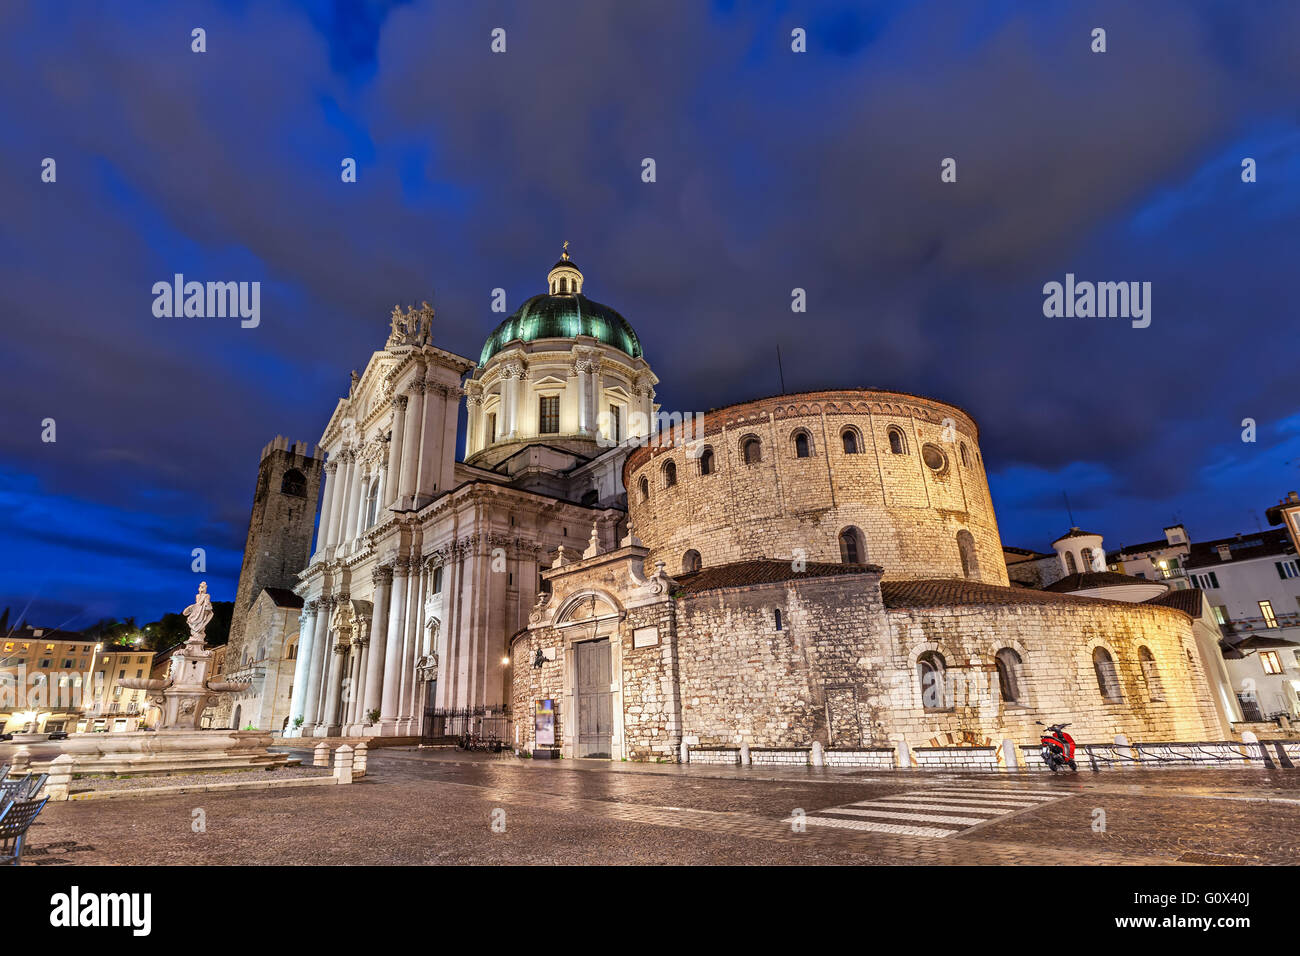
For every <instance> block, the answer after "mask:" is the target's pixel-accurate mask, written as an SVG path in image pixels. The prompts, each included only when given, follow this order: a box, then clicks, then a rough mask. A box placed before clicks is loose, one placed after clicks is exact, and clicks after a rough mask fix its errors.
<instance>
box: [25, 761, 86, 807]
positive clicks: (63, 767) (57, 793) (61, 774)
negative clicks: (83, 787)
mask: <svg viewBox="0 0 1300 956" xmlns="http://www.w3.org/2000/svg"><path fill="white" fill-rule="evenodd" d="M75 763H76V762H75V761H74V760H73V759H72V756H71V755H70V754H59V756H57V757H55V758H54V759H53V760H51V761H50V770H49V774H50V777H49V779H48V780H46V781H45V795H46V796H47V797H49V798H50V799H51V800H55V801H57V800H66V799H68V790H69V789H70V788H71V786H72V770H73V767H74V765H75ZM32 796H33V797H37V796H40V794H32Z"/></svg>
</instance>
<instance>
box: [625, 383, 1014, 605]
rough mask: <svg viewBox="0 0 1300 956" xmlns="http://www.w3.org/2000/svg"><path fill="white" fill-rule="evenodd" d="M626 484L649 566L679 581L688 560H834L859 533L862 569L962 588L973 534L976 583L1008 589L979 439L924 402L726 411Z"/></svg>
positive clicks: (951, 410) (641, 461) (824, 397)
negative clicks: (754, 457) (754, 451)
mask: <svg viewBox="0 0 1300 956" xmlns="http://www.w3.org/2000/svg"><path fill="white" fill-rule="evenodd" d="M945 423H947V425H949V426H950V427H945ZM891 427H893V428H897V429H899V430H900V431H901V433H902V434H903V436H904V439H905V441H906V451H905V453H904V454H894V453H892V452H891V450H890V443H889V430H890V428H891ZM846 430H852V431H853V432H854V434H855V440H856V442H857V448H858V452H857V454H845V451H844V443H843V439H842V435H843V433H844V432H845V431H846ZM799 433H803V434H805V435H806V436H807V438H808V439H809V441H810V456H809V457H807V458H799V457H797V455H796V452H795V444H794V441H795V439H794V436H795V435H796V434H799ZM751 436H752V437H756V438H758V439H759V441H760V442H761V443H762V460H761V461H759V462H756V463H750V464H747V463H746V462H745V460H744V453H743V446H744V443H745V441H746V440H747V439H748V438H750V437H751ZM926 445H933V446H934V449H935V450H937V451H938V452H939V453H940V454H941V455H942V457H943V460H944V463H943V466H942V467H941V468H940V469H939V470H938V471H936V470H934V469H932V468H930V467H928V466H927V465H926V464H925V463H924V461H923V458H922V453H921V452H922V448H923V447H924V446H926ZM705 448H708V449H711V450H712V452H713V456H714V457H713V462H714V470H713V472H712V473H711V474H708V475H703V474H701V473H700V459H699V457H698V453H700V452H702V451H703V450H704V449H705ZM963 449H964V458H963ZM669 461H671V462H672V463H673V466H674V468H675V471H676V475H675V477H676V483H675V484H673V485H670V484H669V480H670V476H669V473H668V472H667V471H666V470H665V465H666V463H667V462H669ZM642 479H645V482H646V487H647V488H648V497H647V496H645V495H643V494H642V485H641V482H642ZM624 482H625V484H626V487H627V489H628V506H629V509H630V512H631V518H632V524H633V527H634V528H635V529H636V533H637V535H638V537H640V539H641V540H642V541H643V542H644V543H645V545H646V546H647V547H648V548H649V549H650V556H649V558H648V562H649V566H653V563H654V562H655V561H660V560H661V561H663V562H664V563H665V565H666V566H667V569H668V571H669V573H671V574H675V573H679V572H680V571H681V570H682V561H683V556H684V555H685V554H686V552H687V551H688V550H695V551H698V552H699V553H700V555H701V557H702V560H703V563H704V564H705V565H706V566H713V565H720V564H728V563H731V562H735V561H741V560H746V559H751V558H759V557H776V558H793V557H796V556H798V555H799V554H802V555H803V556H804V557H806V558H807V559H808V560H810V561H839V560H840V558H841V553H840V543H839V536H840V533H841V532H842V531H843V530H844V529H845V528H848V527H856V528H858V529H859V530H860V531H861V532H862V534H863V536H864V538H865V542H866V553H865V555H862V556H861V560H862V561H864V562H869V563H873V564H880V565H883V566H884V568H885V574H886V576H887V577H893V578H927V577H945V578H960V577H962V576H963V572H962V563H961V556H960V551H959V548H958V544H957V534H958V532H961V531H968V532H969V533H970V534H971V536H972V538H973V540H974V552H975V556H976V560H977V563H978V570H977V571H975V572H973V576H976V577H977V578H978V579H979V580H982V581H985V582H988V583H992V584H1006V583H1007V571H1006V564H1005V562H1004V560H1003V556H1002V542H1001V538H1000V536H999V534H998V528H997V521H996V519H995V517H994V513H993V506H992V501H991V500H990V498H989V491H988V483H987V479H986V476H985V473H984V468H983V462H982V458H981V456H980V451H979V443H978V431H977V429H976V427H975V424H974V422H973V421H972V420H971V419H970V417H969V416H967V415H966V413H965V412H963V411H962V410H961V409H959V408H956V407H955V406H951V405H945V404H943V403H940V402H935V401H932V400H929V399H922V398H917V397H914V396H910V395H903V394H899V393H894V392H877V391H866V390H854V391H843V392H815V393H806V394H803V395H785V396H778V397H775V398H770V399H764V400H760V401H756V402H749V403H746V404H744V405H735V406H731V407H730V408H725V409H721V410H718V411H713V412H709V413H708V414H707V415H706V416H705V424H704V428H703V437H702V438H701V439H700V441H699V442H697V443H696V444H695V446H694V447H693V448H692V447H689V446H682V445H680V444H677V445H674V446H672V447H650V446H648V447H645V448H639V449H637V450H636V451H634V452H633V453H632V454H631V455H630V456H629V458H628V461H627V464H626V465H625V468H624Z"/></svg>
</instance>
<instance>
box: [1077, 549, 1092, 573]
mask: <svg viewBox="0 0 1300 956" xmlns="http://www.w3.org/2000/svg"><path fill="white" fill-rule="evenodd" d="M1079 557H1081V558H1083V573H1084V574H1087V573H1088V572H1089V571H1091V570H1092V562H1093V557H1092V548H1084V549H1083V550H1082V551H1080V552H1079Z"/></svg>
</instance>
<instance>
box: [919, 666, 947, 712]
mask: <svg viewBox="0 0 1300 956" xmlns="http://www.w3.org/2000/svg"><path fill="white" fill-rule="evenodd" d="M916 676H917V679H918V680H920V682H921V706H922V707H924V708H925V709H926V710H944V709H945V708H947V707H948V706H949V703H948V688H947V686H946V685H947V683H948V662H947V661H945V660H944V659H943V655H942V654H939V653H937V652H936V651H926V652H925V653H924V654H922V655H921V656H920V657H918V658H917V659H916Z"/></svg>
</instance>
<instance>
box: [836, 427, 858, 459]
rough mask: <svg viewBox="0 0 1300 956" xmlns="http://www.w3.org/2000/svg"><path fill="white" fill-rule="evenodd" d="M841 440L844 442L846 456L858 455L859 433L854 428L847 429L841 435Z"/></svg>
mask: <svg viewBox="0 0 1300 956" xmlns="http://www.w3.org/2000/svg"><path fill="white" fill-rule="evenodd" d="M840 440H841V441H843V442H844V454H846V455H856V454H857V453H858V433H857V432H855V431H854V430H853V429H852V428H846V429H844V431H843V432H842V433H841V434H840Z"/></svg>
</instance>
